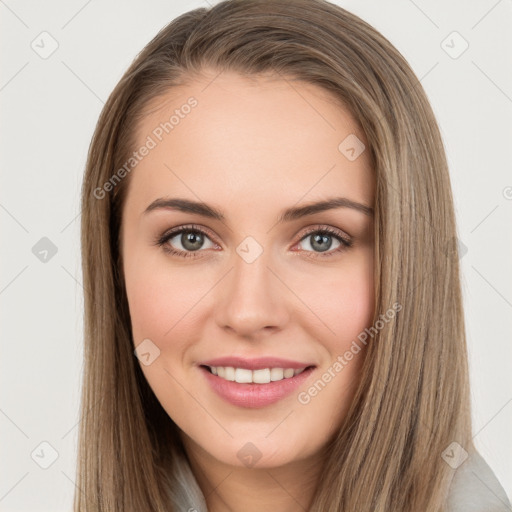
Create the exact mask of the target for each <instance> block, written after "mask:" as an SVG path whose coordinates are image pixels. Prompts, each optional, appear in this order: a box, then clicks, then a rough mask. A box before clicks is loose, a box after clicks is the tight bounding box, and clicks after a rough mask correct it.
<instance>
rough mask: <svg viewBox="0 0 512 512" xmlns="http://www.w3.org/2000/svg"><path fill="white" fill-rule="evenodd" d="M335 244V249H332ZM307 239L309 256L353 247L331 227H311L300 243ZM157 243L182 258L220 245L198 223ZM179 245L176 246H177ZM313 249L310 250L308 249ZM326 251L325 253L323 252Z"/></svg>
mask: <svg viewBox="0 0 512 512" xmlns="http://www.w3.org/2000/svg"><path fill="white" fill-rule="evenodd" d="M333 239H334V242H335V244H337V246H335V248H334V250H330V249H331V248H332V245H333ZM206 240H209V241H210V246H209V247H204V243H205V241H206ZM303 241H307V243H305V244H304V246H305V249H304V247H302V249H303V250H305V252H309V253H313V255H311V256H308V257H313V258H316V257H320V258H326V257H330V256H333V255H334V254H337V253H340V252H343V251H345V250H347V249H348V248H350V247H352V244H353V242H352V240H351V239H350V238H349V237H348V236H346V235H345V234H344V233H343V232H342V231H339V230H337V229H334V228H330V227H322V228H319V227H315V228H311V229H309V230H308V231H307V232H306V233H305V235H303V236H302V238H301V239H300V241H299V242H298V244H299V245H302V244H303ZM155 244H156V245H158V246H161V247H162V248H163V249H164V251H165V252H167V253H168V254H171V255H174V256H179V257H182V258H197V257H200V253H201V251H200V249H209V248H210V249H211V248H216V247H218V245H216V244H215V243H213V242H212V241H211V239H210V236H209V233H207V232H206V230H204V228H201V227H199V226H196V225H190V226H181V227H179V228H175V229H172V230H171V231H167V232H165V233H164V234H163V235H161V236H160V237H158V238H157V239H156V240H155ZM176 245H178V247H177V248H176V247H175V246H176ZM308 247H309V249H312V250H309V249H308ZM323 253H325V254H323Z"/></svg>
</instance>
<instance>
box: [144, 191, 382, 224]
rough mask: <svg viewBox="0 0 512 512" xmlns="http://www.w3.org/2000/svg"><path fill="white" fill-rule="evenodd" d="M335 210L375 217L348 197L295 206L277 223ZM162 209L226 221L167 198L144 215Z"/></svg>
mask: <svg viewBox="0 0 512 512" xmlns="http://www.w3.org/2000/svg"><path fill="white" fill-rule="evenodd" d="M335 208H351V209H353V210H356V211H358V212H361V213H363V214H365V215H367V216H368V217H373V208H371V207H370V206H367V205H365V204H362V203H358V202H356V201H352V200H351V199H347V198H346V197H333V198H331V199H327V200H325V201H317V202H314V203H309V204H305V205H303V206H293V207H291V208H287V209H285V210H283V211H282V212H281V215H280V216H279V218H278V220H277V223H282V222H289V221H292V220H297V219H300V218H302V217H306V216H308V215H313V214H315V213H319V212H324V211H327V210H332V209H335ZM160 209H164V210H167V209H173V210H179V211H182V212H186V213H193V214H195V215H202V216H203V217H208V218H210V219H216V220H219V221H222V222H223V221H225V220H226V218H225V215H224V214H223V213H222V211H220V210H218V209H217V208H215V207H213V206H210V205H208V204H206V203H202V202H199V201H191V200H190V199H179V198H166V197H161V198H159V199H155V200H154V201H153V202H152V203H151V204H150V205H149V206H148V207H147V208H146V209H145V210H144V212H143V214H144V215H146V214H148V213H150V212H152V211H154V210H160Z"/></svg>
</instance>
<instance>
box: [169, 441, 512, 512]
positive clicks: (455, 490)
mask: <svg viewBox="0 0 512 512" xmlns="http://www.w3.org/2000/svg"><path fill="white" fill-rule="evenodd" d="M176 467H177V478H178V482H179V488H178V489H175V490H174V497H173V502H174V504H175V506H176V507H177V509H178V510H179V511H180V512H181V511H183V512H188V511H191V510H194V512H208V508H207V507H206V502H205V499H204V496H203V493H202V492H201V489H200V487H199V485H198V483H197V481H196V479H195V477H194V474H193V473H192V470H191V468H190V465H189V463H188V462H187V460H186V459H181V461H180V460H178V463H177V465H176ZM447 512H512V507H511V505H510V501H509V500H508V498H507V495H506V493H505V491H504V489H503V487H502V486H501V484H500V483H499V481H498V479H497V478H496V476H495V475H494V473H493V471H492V469H491V468H490V467H489V466H488V464H487V463H486V462H485V460H484V459H483V458H482V456H481V455H480V454H479V453H478V452H477V451H475V452H471V453H470V455H469V456H468V458H467V459H466V460H465V461H464V462H463V463H462V464H461V465H460V466H459V467H458V468H457V469H454V476H453V480H452V483H451V487H450V493H449V496H448V508H447Z"/></svg>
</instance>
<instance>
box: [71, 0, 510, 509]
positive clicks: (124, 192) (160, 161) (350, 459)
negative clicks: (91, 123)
mask: <svg viewBox="0 0 512 512" xmlns="http://www.w3.org/2000/svg"><path fill="white" fill-rule="evenodd" d="M82 194H83V195H82V258H83V272H84V288H85V289H86V290H87V294H86V297H85V361H86V363H85V371H84V386H83V397H82V422H81V433H80V447H79V468H78V486H79V489H80V491H81V492H77V494H76V499H75V510H98V511H99V510H102V511H103V510H105V511H106V510H108V511H113V510H120V511H121V510H123V511H128V510H137V511H143V510H144V511H145V510H148V511H149V510H159V511H164V510H180V511H181V510H190V511H192V510H198V511H199V510H201V511H206V510H208V511H210V512H212V511H213V512H218V511H222V510H240V511H242V510H243V511H244V512H246V511H251V510H261V509H264V508H266V509H270V510H276V511H291V510H308V511H315V512H320V511H358V512H361V511H379V512H384V511H390V510H393V511H420V510H421V511H432V512H434V511H436V512H438V511H456V510H464V511H468V510H475V511H476V510H478V511H484V510H485V511H489V510H493V511H494V510H496V511H498V510H508V509H507V508H506V507H507V506H510V505H509V504H508V502H507V498H506V496H505V494H504V492H503V489H502V488H501V486H500V485H499V483H498V482H497V480H496V479H495V477H494V475H493V473H492V471H491V470H490V468H489V467H488V466H487V465H486V463H485V462H484V461H483V459H482V458H481V457H480V456H479V454H478V452H477V451H476V450H475V447H474V445H473V442H472V435H471V419H470V402H469V389H468V369H467V360H466V358H467V355H466V345H465V330H464V323H463V310H462V304H461V291H460V281H459V266H458V258H457V250H456V244H455V243H454V241H455V240H456V227H455V220H454V213H453V204H452V197H451V189H450V182H449V175H448V170H447V164H446V159H445V154H444V149H443V145H442V141H441V138H440V134H439V130H438V127H437V124H436V121H435V119H434V116H433V113H432V110H431V108H430V106H429V104H428V101H427V99H426V96H425V93H424V91H423V89H422V88H421V85H420V84H419V82H418V80H417V78H416V77H415V76H414V74H413V72H412V71H411V69H410V67H409V66H408V65H407V63H406V62H405V60H404V59H403V57H402V56H401V55H400V54H399V52H398V51H397V50H396V49H395V48H394V47H392V45H391V44H390V43H389V42H388V41H387V40H386V39H384V38H383V37H382V36H381V35H380V34H379V33H378V32H376V31H375V30H374V29H373V28H372V27H370V26H369V25H368V24H366V23H365V22H363V21H362V20H360V19H359V18H357V17H356V16H354V15H352V14H350V13H348V12H347V11H345V10H343V9H341V8H340V7H337V6H335V5H332V4H330V3H328V2H326V1H323V0H296V1H293V2H289V1H284V0H280V1H275V0H274V1H270V0H250V1H247V0H243V1H240V0H231V1H225V2H221V3H219V4H217V5H216V6H214V7H212V8H211V9H196V10H194V11H191V12H188V13H186V14H184V15H182V16H180V17H179V18H177V19H176V20H174V21H173V22H172V23H171V24H169V25H168V26H167V27H165V28H164V29H163V30H162V31H161V32H160V33H159V34H158V35H157V36H156V37H155V38H154V39H153V40H152V41H151V42H150V43H149V44H148V45H147V46H146V48H144V50H143V51H142V52H141V53H140V55H139V56H138V57H137V59H136V60H135V61H134V63H133V64H132V65H131V67H130V68H129V69H128V71H127V72H126V73H125V75H124V76H123V78H122V79H121V81H120V82H119V84H118V85H117V87H116V88H115V90H114V91H113V93H112V94H111V96H110V98H109V100H108V101H107V103H106V105H105V108H104V109H103V112H102V114H101V117H100V119H99V122H98V125H97V128H96V131H95V134H94V137H93V140H92V144H91V147H90V151H89V158H88V162H87V168H86V173H85V178H84V184H83V191H82Z"/></svg>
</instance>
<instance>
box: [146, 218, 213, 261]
mask: <svg viewBox="0 0 512 512" xmlns="http://www.w3.org/2000/svg"><path fill="white" fill-rule="evenodd" d="M173 240H175V241H174V242H173ZM205 240H210V238H209V236H208V233H207V232H206V231H205V230H203V229H202V228H199V227H198V226H195V225H192V226H182V227H180V228H177V229H174V230H172V231H168V232H166V233H164V234H163V235H162V236H161V237H159V238H158V239H157V240H156V244H157V245H159V246H162V247H163V249H164V251H166V252H167V253H169V254H172V255H175V256H181V257H183V258H195V257H197V256H199V255H198V254H196V253H197V252H199V250H200V249H204V248H205V247H203V245H204V243H205ZM171 243H173V244H175V245H178V249H175V248H174V247H173V246H172V245H171ZM210 244H211V245H210V247H206V249H208V248H212V247H217V246H216V245H215V244H214V243H213V242H211V240H210ZM180 246H181V247H180Z"/></svg>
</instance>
